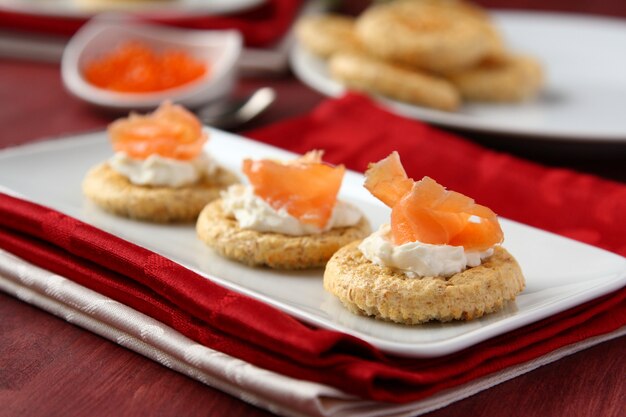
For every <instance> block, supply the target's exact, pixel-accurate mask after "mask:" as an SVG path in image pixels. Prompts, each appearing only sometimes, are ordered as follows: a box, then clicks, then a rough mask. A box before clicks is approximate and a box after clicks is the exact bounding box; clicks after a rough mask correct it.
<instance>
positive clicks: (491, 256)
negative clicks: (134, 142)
mask: <svg viewBox="0 0 626 417" xmlns="http://www.w3.org/2000/svg"><path fill="white" fill-rule="evenodd" d="M365 177H366V180H365V184H364V185H365V187H366V188H367V189H368V190H369V191H370V192H371V193H372V194H373V195H374V196H375V197H377V198H378V199H379V200H381V201H382V202H383V203H385V204H386V205H387V206H388V207H390V208H391V215H390V222H389V223H388V224H384V225H382V226H381V227H380V229H379V230H378V231H376V232H374V233H373V234H372V235H370V236H368V237H367V238H365V239H363V240H362V241H359V242H354V243H352V244H350V245H348V246H346V247H344V248H342V249H341V250H339V251H338V252H337V253H335V255H333V257H332V258H331V259H330V261H329V262H328V264H327V266H326V270H325V272H324V287H325V288H326V289H327V290H328V291H329V292H331V293H332V294H334V295H336V296H337V297H338V298H339V299H340V300H341V302H342V303H343V304H344V305H345V306H346V307H347V308H348V309H349V310H350V311H352V312H354V313H357V314H363V315H368V316H373V317H376V318H379V319H383V320H390V321H394V322H398V323H404V324H417V323H424V322H428V321H431V320H438V321H450V320H469V319H473V318H477V317H481V316H482V315H484V314H486V313H491V312H494V311H497V310H499V309H501V308H502V307H503V306H504V304H505V302H507V301H508V300H513V299H514V298H515V296H516V295H517V294H518V293H520V292H521V291H522V290H523V289H524V285H525V284H524V277H523V275H522V272H521V269H520V267H519V265H518V264H517V262H516V261H515V259H514V258H513V257H512V256H511V255H510V254H509V253H508V252H507V251H506V250H505V249H504V248H503V247H502V246H501V243H502V241H503V238H504V235H503V232H502V229H501V227H500V224H499V222H498V219H497V216H496V214H495V213H494V212H493V211H492V210H491V209H489V208H487V207H485V206H482V205H480V204H477V203H476V202H475V201H474V200H473V199H471V198H469V197H467V196H465V195H463V194H460V193H458V192H455V191H449V190H446V189H445V188H444V187H443V186H441V185H440V184H438V183H437V182H436V181H435V180H433V179H432V178H429V177H424V178H423V179H421V180H419V181H414V180H413V179H411V178H409V177H408V176H407V175H406V172H405V170H404V168H403V166H402V164H401V162H400V157H399V155H398V154H397V152H394V153H392V154H391V155H389V156H388V157H387V158H385V159H383V160H381V161H379V162H377V163H375V164H371V165H370V167H369V168H368V170H367V172H366V173H365Z"/></svg>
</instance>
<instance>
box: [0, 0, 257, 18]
mask: <svg viewBox="0 0 626 417" xmlns="http://www.w3.org/2000/svg"><path fill="white" fill-rule="evenodd" d="M265 1H266V0H211V1H201V0H172V1H164V2H153V3H150V4H148V3H145V4H130V3H131V2H130V1H129V2H128V3H129V4H127V5H126V7H118V8H114V9H112V10H116V11H120V12H121V11H130V12H133V13H139V14H142V15H155V16H162V17H168V18H169V17H176V18H183V17H192V16H197V14H198V13H204V14H211V15H228V14H232V13H238V12H242V11H245V10H248V9H252V8H254V7H256V6H259V5H261V4H263V3H265ZM0 9H6V10H9V11H12V12H17V13H26V14H30V15H33V16H42V17H69V18H84V19H88V18H91V17H93V16H95V15H96V14H98V13H99V9H97V8H93V7H92V8H91V9H90V8H89V6H88V5H84V6H80V5H78V4H76V1H74V0H54V1H44V2H37V1H23V0H0ZM172 13H173V14H172Z"/></svg>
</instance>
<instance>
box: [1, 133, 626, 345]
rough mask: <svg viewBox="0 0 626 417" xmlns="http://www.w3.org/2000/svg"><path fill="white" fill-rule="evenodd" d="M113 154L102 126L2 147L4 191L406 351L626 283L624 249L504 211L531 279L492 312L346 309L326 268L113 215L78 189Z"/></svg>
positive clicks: (224, 140)
mask: <svg viewBox="0 0 626 417" xmlns="http://www.w3.org/2000/svg"><path fill="white" fill-rule="evenodd" d="M208 150H209V152H210V153H211V154H212V155H213V156H214V158H215V159H216V160H217V161H218V162H219V163H220V164H222V165H224V166H225V167H227V168H229V169H231V170H233V171H236V172H239V169H240V165H241V160H242V159H243V158H245V157H252V158H261V157H277V158H281V157H283V158H284V157H290V156H291V155H292V154H290V153H288V152H286V151H283V150H280V149H277V148H274V147H271V146H268V145H264V144H261V143H258V142H254V141H251V140H248V139H244V138H241V137H238V136H235V135H232V134H229V133H225V132H221V131H217V130H211V140H210V142H209V144H208ZM111 154H112V151H111V148H110V145H109V143H108V141H107V138H106V134H105V133H104V132H98V133H92V134H87V135H81V136H76V137H72V138H67V139H62V140H55V141H48V142H41V143H37V144H32V145H27V146H23V147H19V148H13V149H8V150H5V151H2V152H0V191H5V192H9V193H14V194H17V195H19V196H22V197H24V198H27V199H29V200H31V201H34V202H37V203H40V204H43V205H46V206H48V207H52V208H54V209H56V210H59V211H61V212H63V213H66V214H68V215H70V216H73V217H76V218H78V219H80V220H82V221H84V222H86V223H89V224H92V225H94V226H96V227H98V228H101V229H103V230H106V231H108V232H110V233H113V234H115V235H117V236H120V237H122V238H124V239H126V240H128V241H130V242H133V243H136V244H138V245H140V246H143V247H145V248H147V249H150V250H152V251H154V252H157V253H159V254H161V255H164V256H166V257H168V258H170V259H172V260H174V261H176V262H178V263H180V264H181V265H184V266H185V267H187V268H189V269H191V270H193V271H196V272H197V273H199V274H201V275H203V276H205V277H207V278H209V279H211V280H213V281H215V282H217V283H219V284H221V285H223V286H225V287H228V288H231V289H233V290H235V291H238V292H241V293H244V294H247V295H249V296H251V297H253V298H256V299H258V300H261V301H263V302H265V303H268V304H271V305H273V306H275V307H277V308H279V309H281V310H283V311H286V312H287V313H289V314H292V315H294V316H296V317H298V318H300V319H302V320H305V321H307V322H310V323H313V324H315V325H318V326H321V327H325V328H330V329H336V330H339V331H343V332H346V333H349V334H352V335H354V336H356V337H359V338H361V339H364V340H366V341H368V342H369V343H371V344H373V345H375V346H377V347H378V348H380V349H382V350H384V351H387V352H390V353H394V354H397V355H402V356H414V357H435V356H441V355H445V354H448V353H452V352H456V351H459V350H461V349H464V348H466V347H469V346H472V345H474V344H476V343H478V342H481V341H483V340H486V339H488V338H491V337H493V336H496V335H499V334H502V333H505V332H508V331H510V330H513V329H516V328H518V327H521V326H523V325H525V324H528V323H532V322H534V321H537V320H540V319H542V318H545V317H548V316H550V315H553V314H555V313H558V312H560V311H563V310H566V309H568V308H570V307H573V306H576V305H578V304H580V303H583V302H585V301H588V300H591V299H593V298H596V297H598V296H600V295H603V294H606V293H609V292H611V291H613V290H616V289H618V288H620V287H622V286H623V285H625V284H626V259H625V258H623V257H621V256H619V255H616V254H613V253H610V252H607V251H604V250H601V249H598V248H595V247H592V246H588V245H585V244H582V243H579V242H576V241H573V240H570V239H566V238H563V237H561V236H558V235H555V234H552V233H548V232H544V231H542V230H539V229H535V228H532V227H529V226H525V225H522V224H520V223H516V222H513V221H509V220H506V219H502V221H501V223H502V227H503V229H504V233H505V237H506V241H505V247H506V248H507V249H508V250H509V252H511V253H512V254H513V255H514V256H515V257H516V258H517V260H518V261H519V263H520V265H521V267H522V270H523V271H524V275H525V277H526V284H527V285H526V289H525V290H524V292H523V293H522V294H520V295H519V296H518V297H517V300H516V301H515V302H513V303H509V304H508V305H507V307H506V308H505V309H504V310H503V311H501V312H499V313H495V314H490V315H487V316H486V317H484V318H481V319H478V320H473V321H470V322H455V323H445V324H441V323H433V324H427V325H419V326H403V325H396V324H392V323H387V322H382V321H378V320H374V319H371V318H367V317H359V316H356V315H353V314H352V313H350V312H348V311H347V310H346V309H345V308H344V307H343V306H342V305H341V303H340V302H339V301H338V300H337V299H335V298H334V297H333V296H331V295H330V294H328V293H326V292H325V291H324V289H323V287H322V273H323V271H322V270H319V269H318V270H311V271H305V272H292V271H275V270H271V269H267V268H250V267H247V266H244V265H241V264H238V263H235V262H232V261H229V260H226V259H224V258H221V257H220V256H218V255H217V254H215V253H214V252H213V251H212V250H211V249H209V248H207V247H205V245H204V244H203V243H202V242H200V241H199V240H198V239H197V238H196V234H195V229H194V227H193V225H155V224H149V223H144V222H137V221H132V220H128V219H124V218H119V217H115V216H112V215H109V214H107V213H105V212H103V211H101V210H100V209H98V208H97V207H95V206H94V205H93V204H91V203H90V202H89V201H87V200H86V199H85V198H84V197H83V196H82V193H81V185H80V184H81V181H82V178H83V176H84V175H85V173H86V172H87V170H88V169H89V168H90V167H91V166H93V165H95V164H97V163H99V162H102V161H103V160H105V159H107V158H108V157H109V156H110V155H111ZM362 184H363V177H362V175H360V174H357V173H355V172H348V173H347V174H346V177H345V180H344V184H343V187H342V189H341V193H340V197H341V198H342V199H345V200H348V201H352V202H354V203H356V204H357V205H358V206H359V207H361V208H362V209H363V210H364V212H365V214H366V215H367V217H368V218H369V219H370V222H371V223H372V227H373V228H377V227H378V225H380V224H381V223H383V222H386V221H387V220H388V218H389V209H388V208H386V207H385V206H383V205H382V204H380V203H379V202H378V201H377V200H376V199H375V198H374V197H372V196H371V195H370V194H369V193H368V192H367V191H366V190H365V189H364V188H363V186H362Z"/></svg>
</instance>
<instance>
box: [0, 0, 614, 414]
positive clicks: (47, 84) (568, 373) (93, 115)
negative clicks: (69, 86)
mask: <svg viewBox="0 0 626 417" xmlns="http://www.w3.org/2000/svg"><path fill="white" fill-rule="evenodd" d="M345 3H346V4H345V5H344V6H343V7H344V8H345V9H346V10H348V11H351V12H355V11H358V10H360V9H361V8H362V7H363V4H365V2H362V1H349V2H345ZM481 3H482V4H485V5H487V6H494V7H498V8H505V7H506V8H528V9H536V10H558V11H573V12H587V13H596V14H601V15H609V16H621V17H626V2H624V1H623V0H611V1H603V2H593V1H589V0H577V1H569V2H568V1H563V0H559V1H555V0H552V1H548V2H542V1H539V0H526V1H524V0H501V1H496V0H493V1H482V2H481ZM263 85H271V86H273V87H275V88H276V90H277V91H278V97H279V98H278V101H277V102H276V103H275V104H274V105H273V107H272V108H271V109H270V110H269V111H268V112H267V113H265V114H264V115H263V116H262V117H261V118H259V119H258V120H256V121H255V122H254V124H252V125H250V126H247V127H246V128H253V127H257V126H262V125H265V124H268V123H272V122H276V121H279V120H282V119H284V118H286V117H290V116H295V115H297V114H301V113H303V112H306V111H308V110H310V109H312V108H314V107H315V106H316V105H317V104H318V103H319V102H320V101H321V100H323V99H324V97H323V96H321V95H320V94H318V93H316V92H314V91H312V90H310V89H308V88H307V87H306V86H304V85H302V84H301V83H300V82H299V81H298V80H296V79H295V78H294V77H293V76H292V75H291V74H286V75H285V76H284V77H276V78H265V79H261V78H256V79H250V78H249V79H242V80H241V82H240V84H239V86H238V88H237V93H238V94H245V93H246V92H248V91H251V90H253V89H255V88H257V87H259V86H263ZM111 120H112V116H111V115H108V114H104V113H99V112H96V111H94V110H93V109H92V108H89V107H88V106H86V105H85V104H83V103H81V102H79V101H77V100H75V99H73V98H72V97H70V96H69V95H68V94H67V93H66V92H65V90H64V89H63V87H62V85H61V81H60V75H59V68H58V66H57V65H50V64H41V63H33V62H26V61H17V60H8V59H5V60H0V128H1V130H0V132H1V133H0V147H6V146H11V145H16V144H20V143H26V142H31V141H35V140H41V139H43V138H50V137H55V136H60V135H66V134H70V133H77V132H81V131H85V130H91V129H101V128H103V127H104V126H105V125H106V124H107V123H109V122H110V121H111ZM462 134H463V135H464V136H465V137H468V138H469V139H471V140H474V141H477V142H479V143H481V144H483V145H485V146H489V147H492V148H496V149H500V150H504V151H507V152H510V153H513V154H515V155H518V156H521V157H526V158H529V159H533V160H536V161H539V162H542V163H545V164H547V165H551V166H562V167H568V168H572V169H576V170H579V171H583V172H589V173H594V174H597V175H600V176H605V177H607V178H612V179H616V180H619V181H624V182H626V168H625V162H624V161H626V146H625V145H624V144H623V143H621V144H604V145H602V146H599V145H589V144H572V143H567V142H560V141H550V140H528V139H523V138H511V137H506V138H504V137H500V136H498V135H481V134H475V133H468V132H462ZM0 169H2V168H1V167H0ZM0 317H1V319H0V416H18V415H20V416H21V415H28V416H61V415H62V416H83V415H89V416H94V417H97V416H111V415H116V416H119V415H129V416H131V415H133V416H134V415H159V416H179V415H185V416H206V415H220V416H222V415H223V416H262V415H270V413H268V412H266V411H263V410H260V409H258V408H255V407H253V406H250V405H248V404H246V403H244V402H241V401H239V400H237V399H236V398H234V397H231V396H229V395H227V394H224V393H222V392H220V391H217V390H214V389H212V388H209V387H207V386H205V385H203V384H201V383H199V382H197V381H194V380H192V379H190V378H187V377H185V376H183V375H181V374H178V373H176V372H174V371H171V370H169V369H167V368H165V367H163V366H161V365H159V364H157V363H155V362H153V361H151V360H149V359H147V358H144V357H143V356H140V355H138V354H136V353H134V352H132V351H130V350H127V349H125V348H123V347H120V346H118V345H116V344H114V343H112V342H109V341H108V340H106V339H103V338H101V337H99V336H97V335H94V334H93V333H90V332H88V331H86V330H83V329H81V328H78V327H76V326H73V325H70V324H68V323H66V322H65V321H63V320H61V319H58V318H56V317H54V316H52V315H50V314H48V313H46V312H43V311H41V310H39V309H37V308H35V307H32V306H30V305H28V304H26V303H23V302H21V301H19V300H17V299H14V298H12V297H9V296H7V295H6V294H4V293H0ZM625 351H626V338H624V337H622V338H619V339H616V340H613V341H610V342H606V343H603V344H601V345H599V346H596V347H593V348H591V349H588V350H585V351H582V352H579V353H577V354H575V355H572V356H569V357H567V358H565V359H562V360H560V361H558V362H555V363H553V364H550V365H547V366H544V367H542V368H539V369H537V370H535V371H533V372H530V373H528V374H525V375H522V376H520V377H518V378H515V379H513V380H511V381H508V382H505V383H502V384H500V385H498V386H496V387H494V388H491V389H489V390H487V391H484V392H482V393H479V394H477V395H474V396H472V397H470V398H468V399H465V400H463V401H459V402H457V403H454V404H452V405H451V406H448V407H446V408H444V409H441V410H439V411H436V412H433V413H431V414H429V416H433V417H434V416H476V417H479V416H500V415H507V416H511V417H515V416H556V415H567V416H572V417H577V416H581V417H582V416H590V415H601V416H618V415H619V416H621V415H623V414H622V413H623V407H624V398H626V379H625V378H624V375H626V360H624V355H623V353H624V352H625Z"/></svg>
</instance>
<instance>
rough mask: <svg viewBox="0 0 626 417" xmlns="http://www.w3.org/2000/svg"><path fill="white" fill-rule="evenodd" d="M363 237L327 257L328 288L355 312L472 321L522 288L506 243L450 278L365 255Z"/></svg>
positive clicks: (406, 320)
mask: <svg viewBox="0 0 626 417" xmlns="http://www.w3.org/2000/svg"><path fill="white" fill-rule="evenodd" d="M359 243H360V241H357V242H353V243H351V244H350V245H347V246H346V247H344V248H342V249H340V250H339V251H338V252H337V253H335V255H333V257H332V258H331V259H330V261H328V264H327V265H326V271H325V272H324V288H325V289H326V290H327V291H329V292H330V293H332V294H334V295H335V296H337V297H338V298H339V299H340V300H341V302H342V303H343V304H344V305H345V306H346V307H347V308H348V309H349V310H350V311H352V312H353V313H355V314H361V315H366V316H374V317H376V318H378V319H383V320H389V321H394V322H397V323H403V324H418V323H425V322H428V321H431V320H438V321H442V322H445V321H450V320H471V319H475V318H478V317H481V316H482V315H483V314H486V313H491V312H494V311H497V310H499V309H501V308H502V306H503V304H504V302H505V301H506V300H513V299H515V296H516V295H517V294H518V293H520V292H521V291H522V290H523V289H524V285H525V284H524V277H523V275H522V271H521V269H520V267H519V265H518V264H517V261H516V260H515V259H514V258H513V257H512V256H511V255H510V254H509V253H508V252H507V251H506V250H505V249H504V248H502V247H499V246H498V247H496V248H495V250H494V254H493V255H492V256H490V257H489V258H488V259H486V260H484V261H483V263H482V264H481V265H479V266H476V267H473V268H468V269H466V270H465V271H463V272H459V273H457V274H455V275H453V276H451V277H449V278H444V277H424V278H409V277H407V276H406V275H405V274H404V273H402V272H399V271H395V270H392V269H390V268H387V267H382V266H379V265H376V264H374V263H372V262H370V261H369V260H368V259H366V258H365V257H364V256H363V254H362V253H361V251H360V250H359V249H358V245H359Z"/></svg>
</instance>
